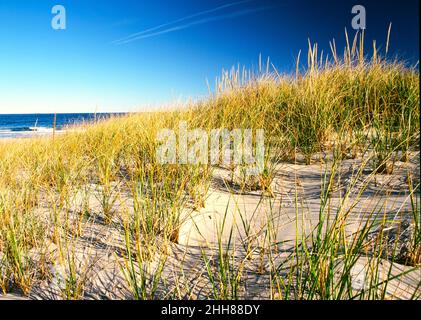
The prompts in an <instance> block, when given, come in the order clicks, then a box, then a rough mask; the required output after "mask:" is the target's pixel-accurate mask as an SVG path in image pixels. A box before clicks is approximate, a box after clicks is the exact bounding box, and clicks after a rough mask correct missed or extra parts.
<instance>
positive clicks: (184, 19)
mask: <svg viewBox="0 0 421 320" xmlns="http://www.w3.org/2000/svg"><path fill="white" fill-rule="evenodd" d="M251 1H254V0H242V1H236V2H231V3H227V4H224V5H222V6H219V7H216V8H213V9H208V10H205V11H201V12H197V13H194V14H191V15H188V16H186V17H183V18H180V19H177V20H174V21H171V22H166V23H164V24H161V25H159V26H156V27H152V28H149V29H146V30H143V31H140V32H136V33H133V34H130V35H128V36H126V37H123V38H121V39H118V40H114V41H113V42H111V43H112V44H117V43H118V42H121V41H126V40H128V39H130V38H132V37H138V36H140V35H143V34H145V33H148V32H151V31H155V30H159V29H161V28H164V27H167V26H170V25H172V24H176V23H180V22H183V21H186V20H189V19H192V18H196V17H199V16H202V15H205V14H208V13H212V12H216V11H219V10H222V9H226V8H229V7H233V6H237V5H240V4H242V3H246V2H251Z"/></svg>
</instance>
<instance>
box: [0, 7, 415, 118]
mask: <svg viewBox="0 0 421 320" xmlns="http://www.w3.org/2000/svg"><path fill="white" fill-rule="evenodd" d="M56 4H60V5H63V6H64V7H65V8H66V24H67V26H66V30H54V29H53V28H52V27H51V19H52V18H53V16H54V15H53V14H52V13H51V9H52V7H53V6H54V5H56ZM355 4H362V5H364V6H365V7H366V10H367V30H366V35H367V41H370V40H371V39H373V38H375V39H377V42H378V44H384V43H385V38H386V33H387V28H388V24H389V22H392V24H393V26H392V38H391V55H392V56H394V55H397V56H399V57H400V58H401V59H404V60H405V61H408V63H409V64H415V63H416V61H418V59H419V53H418V52H419V40H418V37H419V35H418V34H419V31H418V29H419V17H418V6H419V4H418V1H416V0H414V1H411V0H407V1H401V2H396V3H394V2H392V1H375V0H371V1H349V0H344V1H334V0H319V1H317V0H316V1H311V0H298V1H293V0H279V1H269V0H255V1H242V2H233V1H223V0H214V1H207V0H206V1H197V0H184V1H181V0H165V1H164V0H154V1H146V0H143V1H142V0H137V1H134V0H133V1H129V0H118V1H117V0H107V1H100V0H55V1H50V0H0V40H1V42H0V113H43V112H58V113H60V112H94V111H98V112H107V111H108V112H109V111H113V112H114V111H135V110H139V109H144V108H147V107H150V106H156V105H160V104H165V103H169V102H171V101H176V100H183V99H186V98H188V97H201V96H204V95H206V94H207V91H208V89H207V85H206V79H209V82H210V83H211V84H213V83H214V79H215V77H216V76H217V75H218V74H219V73H220V71H221V69H222V68H230V67H231V66H232V65H237V64H238V63H239V64H240V65H245V66H246V67H252V66H253V65H254V66H256V65H257V63H258V57H259V54H262V57H264V58H265V57H268V56H269V57H270V58H271V60H272V61H273V63H274V64H275V65H276V66H277V68H278V69H279V70H281V71H282V72H289V71H290V70H291V68H292V67H293V65H294V59H295V57H296V56H297V54H298V51H299V50H300V49H304V50H305V49H306V47H307V39H308V38H311V40H313V41H317V42H318V43H319V45H320V46H321V47H322V48H323V47H324V48H325V50H327V48H328V44H329V43H328V42H329V40H330V39H332V38H335V39H336V41H337V44H338V46H339V47H342V46H343V43H344V42H343V40H344V36H343V34H344V28H345V27H347V28H348V30H350V31H352V28H351V19H352V17H353V15H352V14H351V8H352V6H353V5H355ZM200 13H203V14H200ZM189 16H193V17H190V18H189V19H185V17H189ZM174 21H178V22H176V23H174V24H171V22H174ZM163 24H164V26H162V27H161V28H157V29H155V30H152V31H150V32H149V33H143V34H140V36H139V37H138V39H136V38H133V37H132V38H127V37H128V36H130V35H132V34H135V33H139V32H142V31H144V30H147V29H151V28H155V27H157V26H160V25H163ZM162 31H164V32H162ZM148 34H149V36H146V37H145V35H148ZM119 39H134V40H133V41H120V42H118V41H117V42H116V40H119ZM367 45H368V43H367Z"/></svg>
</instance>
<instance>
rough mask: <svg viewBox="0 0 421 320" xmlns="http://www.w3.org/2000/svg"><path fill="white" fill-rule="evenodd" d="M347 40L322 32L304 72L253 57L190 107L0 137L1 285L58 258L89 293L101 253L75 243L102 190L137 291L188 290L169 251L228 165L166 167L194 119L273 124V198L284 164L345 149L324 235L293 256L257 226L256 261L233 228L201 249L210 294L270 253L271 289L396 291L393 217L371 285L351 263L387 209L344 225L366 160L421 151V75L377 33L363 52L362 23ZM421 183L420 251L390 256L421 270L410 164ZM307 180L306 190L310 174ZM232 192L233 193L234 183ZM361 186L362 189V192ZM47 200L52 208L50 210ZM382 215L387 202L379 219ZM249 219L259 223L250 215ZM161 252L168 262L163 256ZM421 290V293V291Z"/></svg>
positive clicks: (329, 177)
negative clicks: (176, 138) (359, 162)
mask: <svg viewBox="0 0 421 320" xmlns="http://www.w3.org/2000/svg"><path fill="white" fill-rule="evenodd" d="M347 42H348V45H347V47H346V48H345V50H344V54H343V55H342V56H341V57H339V55H338V54H337V48H336V45H335V43H334V42H333V43H332V44H331V49H332V50H331V51H332V52H330V57H328V56H327V55H326V54H325V55H323V53H320V54H319V52H318V47H317V44H314V45H312V44H310V43H309V49H308V55H307V61H306V63H305V64H306V68H305V70H304V68H303V66H302V62H301V61H300V56H301V55H300V56H299V58H298V61H297V70H296V73H295V74H294V75H281V74H279V72H278V71H277V70H276V69H275V68H274V67H273V66H272V65H271V64H270V62H269V61H268V62H267V65H266V66H262V63H260V66H259V70H258V71H257V72H255V73H253V72H250V71H247V70H240V69H239V68H233V69H232V70H231V71H229V72H223V74H222V76H221V78H220V79H219V80H218V81H217V85H216V90H215V92H214V93H212V94H211V95H210V96H209V97H208V98H207V99H204V100H202V101H198V102H194V103H190V104H189V105H188V106H186V107H185V108H182V109H175V110H170V111H157V112H142V113H136V114H130V115H127V116H123V117H116V118H111V119H107V120H103V121H97V122H95V123H87V124H83V125H80V126H78V127H76V128H72V129H74V130H68V132H67V133H65V134H63V135H59V136H58V135H55V136H53V137H45V138H31V139H21V140H13V141H5V142H0V289H1V290H2V291H3V292H4V293H7V292H10V291H16V290H18V291H20V292H21V293H22V294H24V295H29V294H30V292H31V288H32V287H33V286H34V285H35V284H36V283H38V282H40V281H45V280H46V279H47V281H49V280H48V279H51V277H52V275H51V271H50V269H51V268H50V266H51V265H53V266H55V268H56V269H60V270H63V272H62V277H61V278H60V279H61V280H60V282H61V286H60V287H61V288H62V289H61V293H60V294H61V297H62V298H65V299H82V298H84V291H85V285H86V283H87V282H88V280H89V272H88V271H89V268H90V264H91V263H93V260H94V259H91V260H89V259H88V260H87V261H85V262H84V263H83V264H82V266H80V265H79V264H78V262H77V261H76V259H75V245H74V244H75V243H76V242H77V241H78V239H79V237H80V236H81V235H82V234H83V231H84V228H85V227H86V223H87V222H88V221H90V219H92V217H91V210H90V208H89V201H90V200H91V199H92V198H95V199H96V200H97V202H98V203H99V205H100V211H101V214H100V217H101V219H103V223H104V224H106V225H108V226H109V228H116V229H118V230H120V232H121V235H122V239H124V246H123V248H122V249H121V250H120V251H117V252H115V253H114V254H115V255H116V256H118V259H119V261H120V262H119V267H120V270H121V272H122V274H123V275H124V279H125V281H126V283H127V286H128V287H129V288H130V291H131V292H132V295H133V298H136V299H155V298H159V297H162V296H163V297H167V298H168V297H171V298H181V296H180V295H179V294H178V291H177V290H174V289H171V292H163V293H162V292H161V293H160V292H159V290H158V284H159V282H160V280H161V277H162V275H163V270H164V266H165V264H166V261H167V256H166V253H165V252H167V251H168V250H169V249H168V250H167V249H166V248H167V247H168V246H170V245H171V243H177V241H178V237H179V228H180V223H181V220H182V214H181V213H182V211H183V208H186V207H192V208H193V209H194V210H199V209H200V208H201V207H203V206H204V202H205V199H206V193H207V190H208V189H209V186H210V184H211V182H212V177H213V170H214V167H212V166H210V165H189V166H186V165H178V164H175V165H161V164H159V163H158V161H157V159H156V156H155V154H156V149H157V140H156V136H157V133H158V131H159V130H160V129H162V128H170V129H172V128H173V129H175V131H177V128H178V124H179V122H180V121H186V122H187V123H188V126H189V128H202V129H205V130H207V131H210V130H211V129H213V128H227V129H234V128H250V129H260V128H263V129H264V130H265V137H266V146H267V148H266V162H265V170H264V171H263V173H262V174H261V175H260V176H259V177H258V182H257V188H258V189H261V190H262V191H264V192H263V193H262V197H269V198H270V197H271V196H273V190H272V187H271V182H272V180H273V179H274V177H275V175H276V174H277V168H278V166H277V165H278V164H280V163H294V162H297V161H298V160H299V159H302V160H303V161H304V163H306V164H311V163H313V162H315V161H316V162H317V161H320V158H318V157H317V155H320V154H332V155H333V163H330V164H329V165H330V166H331V167H330V171H329V172H330V173H329V174H327V173H326V175H325V176H324V177H323V179H322V180H321V183H320V188H321V190H322V191H323V192H322V194H321V204H320V210H319V213H318V214H319V219H320V220H319V221H320V222H319V224H318V226H317V228H316V229H315V231H314V232H313V233H311V234H309V235H302V237H297V239H296V241H295V249H294V250H293V252H291V254H290V256H289V257H288V258H287V259H286V260H285V261H283V262H282V263H280V262H279V261H277V260H276V259H272V258H273V255H274V254H275V253H274V251H273V250H275V251H276V241H277V240H276V239H274V237H273V230H272V228H274V226H273V225H271V224H270V223H268V224H267V226H266V230H264V231H262V233H264V234H265V237H264V240H263V243H260V244H256V241H257V240H256V239H253V237H252V234H251V233H250V236H249V237H248V239H247V242H246V243H244V244H243V246H244V248H245V252H246V255H245V256H244V257H242V258H241V257H239V256H238V254H237V253H236V247H235V246H231V243H228V245H225V244H223V243H222V242H221V240H220V236H221V234H222V231H221V234H220V235H218V246H217V248H216V249H217V254H216V258H215V259H212V258H211V257H210V256H209V255H208V252H207V251H206V250H204V249H203V250H202V251H201V252H202V253H201V256H202V258H203V262H204V266H205V268H204V271H203V277H204V278H206V279H207V281H209V283H210V286H211V288H212V290H211V291H210V292H211V293H210V295H209V298H212V299H237V298H240V297H241V283H242V280H243V277H244V272H245V271H244V264H245V263H246V262H247V261H248V260H250V259H251V256H252V255H253V254H255V253H256V252H260V253H259V254H261V255H267V256H268V257H269V261H270V265H269V267H268V269H269V271H268V272H269V274H270V279H271V280H270V281H271V285H270V288H269V291H270V293H269V296H270V298H280V299H356V298H363V299H384V298H385V292H386V286H387V283H388V281H391V280H392V278H393V276H392V275H391V274H388V275H387V276H386V278H385V279H384V278H383V279H379V278H378V277H376V272H375V270H376V268H378V266H379V263H380V259H381V258H382V257H384V256H385V253H384V250H386V249H385V243H384V241H383V240H384V232H386V231H384V230H383V229H386V226H387V223H386V219H384V220H383V222H380V224H377V225H376V226H375V227H376V228H377V229H376V230H379V231H378V233H376V234H377V238H374V239H373V238H370V241H371V242H373V241H374V245H372V246H371V249H370V250H371V251H370V252H371V254H370V255H369V265H370V268H371V270H372V273H370V274H371V277H372V279H371V280H370V286H369V287H368V288H367V289H366V290H363V291H360V292H356V291H355V290H353V289H352V286H351V282H352V279H351V278H352V277H351V270H352V268H353V266H354V265H355V263H356V262H357V260H358V259H359V258H360V257H362V256H367V250H368V249H367V246H368V241H369V240H368V239H369V237H368V235H369V233H370V231H371V230H372V229H373V224H374V223H375V221H377V222H378V220H376V219H370V218H369V217H368V218H367V219H366V222H365V223H363V224H362V225H361V227H360V228H359V231H358V233H357V234H353V235H352V236H351V237H347V236H346V232H345V231H344V230H345V226H346V225H347V219H348V216H349V215H350V211H349V209H348V208H349V206H348V205H346V204H348V202H347V201H351V202H352V201H358V195H361V194H362V193H363V192H364V190H365V188H366V184H364V183H362V184H358V183H357V181H358V179H359V178H360V177H361V176H362V172H363V171H364V170H368V171H370V172H371V174H372V175H374V174H392V173H393V170H394V163H395V162H396V161H401V162H405V161H408V157H409V154H410V153H411V152H414V151H415V152H416V151H419V146H418V144H419V132H420V131H419V130H420V127H419V124H420V109H419V72H418V70H416V69H415V68H408V67H406V66H405V65H404V64H402V63H400V62H399V61H396V60H393V61H392V60H387V59H386V58H383V57H381V55H380V53H379V51H378V50H377V48H376V45H375V43H374V45H373V48H372V52H371V54H370V57H369V55H368V54H366V53H365V52H363V43H364V36H363V34H362V35H358V34H357V35H356V36H355V38H354V40H353V41H352V43H350V42H349V39H348V36H347ZM386 47H388V45H387V46H386ZM301 59H302V57H301ZM349 158H356V159H357V158H362V159H364V160H365V161H363V166H362V167H361V168H360V169H359V170H356V171H355V173H354V174H353V175H352V177H351V180H350V182H348V184H349V188H348V189H347V191H346V192H345V194H344V195H343V202H342V205H340V206H339V208H337V207H335V208H333V207H332V208H331V207H330V202H329V199H330V194H331V193H332V192H333V190H334V184H335V182H334V177H335V174H334V172H335V170H336V168H337V167H338V166H339V164H340V163H341V161H343V160H345V159H349ZM300 161H301V160H300ZM418 163H419V162H418ZM230 169H231V170H234V169H235V168H230ZM418 170H419V167H418ZM353 181H354V182H353ZM407 184H408V188H409V190H410V193H409V196H408V201H410V203H411V208H412V209H411V212H410V213H409V217H410V221H411V222H410V223H411V224H412V225H413V226H414V227H413V228H412V229H411V230H413V231H412V234H411V236H410V237H409V239H410V240H409V242H410V243H408V244H407V246H408V250H407V255H406V256H404V257H403V256H398V253H397V252H392V253H389V254H388V255H387V256H388V257H389V260H391V262H392V263H394V260H399V261H398V262H401V263H404V264H406V265H410V266H413V268H415V269H417V268H419V266H420V255H421V251H420V241H421V239H420V218H419V212H420V211H419V182H414V181H413V180H412V177H411V175H409V176H408V179H407ZM249 187H250V186H249V185H248V183H247V181H246V179H245V180H244V181H243V183H240V189H242V191H246V190H247V188H249ZM254 187H256V186H254ZM94 189H95V190H96V191H95V192H94ZM294 189H295V190H298V189H299V182H298V181H297V183H296V186H295V187H294ZM227 190H228V191H230V190H231V189H230V187H229V186H228V185H227ZM230 192H234V191H232V190H231V191H230ZM351 193H353V194H354V195H355V194H357V197H356V198H355V196H354V198H352V199H351V200H350V198H351ZM291 196H292V198H294V197H295V206H296V208H297V211H298V210H301V209H299V208H300V203H299V201H300V200H299V199H298V197H297V196H296V194H295V195H294V191H292V194H291ZM127 197H129V198H130V199H132V200H133V210H130V209H128V208H126V207H125V206H124V205H121V203H122V199H123V200H124V199H126V198H127ZM391 201H392V200H391ZM41 204H42V205H43V207H45V206H46V207H48V208H49V209H48V212H42V213H40V210H38V209H39V208H40V207H41ZM117 204H120V205H117ZM351 207H352V206H351ZM227 208H228V204H227ZM333 211H335V216H334V217H332V216H331V212H333ZM376 214H377V212H374V211H373V212H371V214H370V216H375V215H376ZM242 225H243V226H244V229H245V230H248V231H250V229H249V228H247V226H248V225H249V224H248V222H247V221H246V219H245V218H244V219H243V218H242ZM118 226H121V228H120V229H119V228H118ZM382 226H383V227H384V228H382ZM221 228H224V225H222V226H221ZM297 228H298V222H297ZM231 232H232V230H231ZM255 240H256V241H255ZM229 242H231V237H230V241H229ZM51 244H53V245H54V246H55V247H56V248H57V252H58V257H59V258H58V259H56V260H54V261H52V259H51V257H50V256H49V254H48V252H49V250H48V249H49V246H51ZM392 251H393V250H392ZM156 255H158V256H159V259H158V262H157V263H153V259H152V257H156ZM34 256H36V257H37V258H36V259H34ZM339 260H341V261H342V262H341V264H340V265H339V266H338V263H337V262H338V261H339ZM34 261H35V262H34ZM76 269H78V270H79V271H76ZM266 269H267V268H266ZM262 270H263V269H262ZM418 270H419V269H418ZM151 275H152V276H151ZM388 277H389V278H388ZM190 289H191V288H187V289H186V290H187V291H189V290H190ZM180 290H181V289H180ZM183 290H184V289H183ZM159 294H161V295H159ZM412 298H419V292H418V291H417V290H415V292H414V293H413V295H412Z"/></svg>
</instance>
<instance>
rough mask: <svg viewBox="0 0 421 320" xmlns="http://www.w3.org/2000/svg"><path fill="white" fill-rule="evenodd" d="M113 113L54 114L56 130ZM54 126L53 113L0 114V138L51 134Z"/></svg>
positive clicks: (113, 114) (112, 114)
mask: <svg viewBox="0 0 421 320" xmlns="http://www.w3.org/2000/svg"><path fill="white" fill-rule="evenodd" d="M115 115H118V114H115V113H100V114H93V113H58V114H57V115H56V130H57V132H60V131H63V130H65V128H66V126H69V125H74V124H78V123H82V122H89V121H94V120H95V119H103V118H107V117H110V116H115ZM53 126H54V114H0V139H1V138H24V137H31V136H34V135H43V134H51V133H52V132H53Z"/></svg>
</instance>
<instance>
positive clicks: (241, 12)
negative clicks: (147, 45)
mask: <svg viewBox="0 0 421 320" xmlns="http://www.w3.org/2000/svg"><path fill="white" fill-rule="evenodd" d="M271 7H272V6H266V7H259V8H252V9H244V10H239V11H235V12H232V13H228V14H224V15H219V16H214V17H209V18H204V19H201V20H196V21H193V22H189V23H187V24H184V25H181V26H176V27H171V28H168V29H165V30H161V31H157V32H153V33H146V32H142V33H141V34H138V35H137V36H133V35H132V37H128V38H127V39H126V40H118V41H115V42H114V43H115V44H126V43H129V42H132V41H136V40H140V39H145V38H150V37H155V36H158V35H161V34H165V33H170V32H174V31H178V30H182V29H187V28H190V27H192V26H195V25H199V24H204V23H208V22H212V21H218V20H223V19H229V18H234V17H238V16H243V15H246V14H250V13H254V12H257V11H263V10H266V9H269V8H271Z"/></svg>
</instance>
